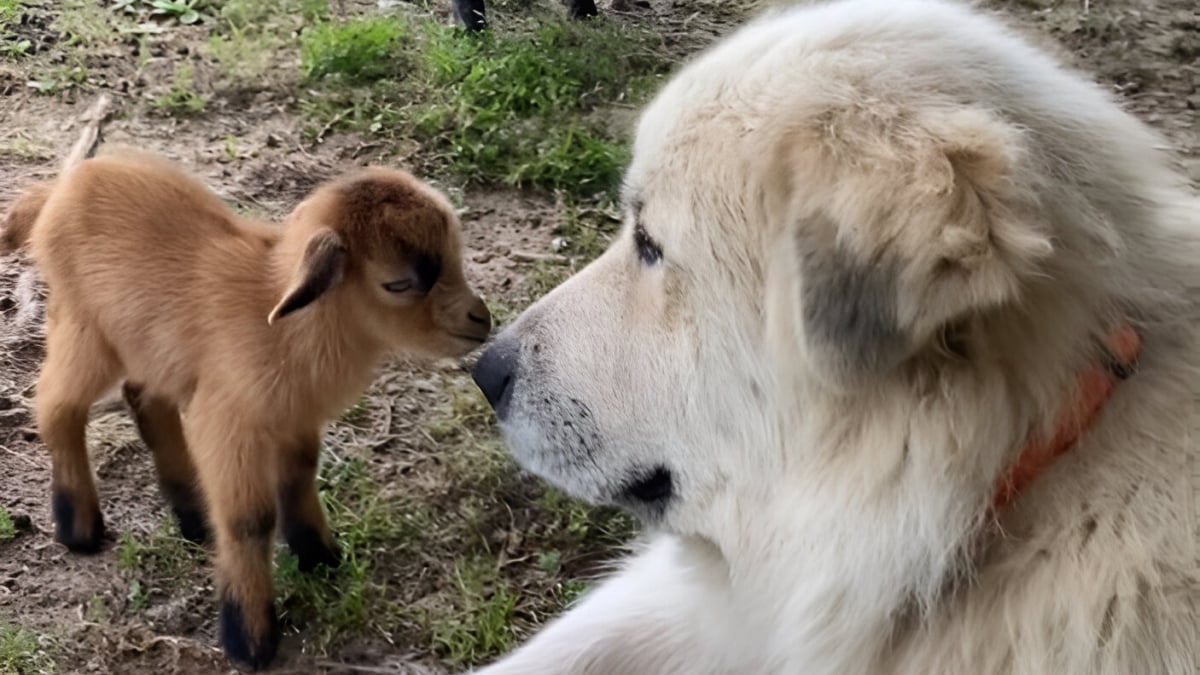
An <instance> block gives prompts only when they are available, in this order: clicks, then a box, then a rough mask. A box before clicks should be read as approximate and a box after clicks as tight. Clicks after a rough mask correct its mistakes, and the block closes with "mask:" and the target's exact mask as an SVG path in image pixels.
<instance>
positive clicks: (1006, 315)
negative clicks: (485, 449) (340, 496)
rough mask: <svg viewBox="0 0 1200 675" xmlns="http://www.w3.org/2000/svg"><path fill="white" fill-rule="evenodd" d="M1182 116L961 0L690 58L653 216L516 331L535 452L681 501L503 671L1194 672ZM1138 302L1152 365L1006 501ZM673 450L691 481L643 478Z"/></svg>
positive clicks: (882, 3) (641, 193)
mask: <svg viewBox="0 0 1200 675" xmlns="http://www.w3.org/2000/svg"><path fill="white" fill-rule="evenodd" d="M1162 145H1163V144H1162V143H1161V141H1160V140H1159V139H1158V138H1156V137H1155V135H1153V134H1152V133H1151V132H1150V131H1148V130H1147V129H1146V128H1145V127H1144V126H1143V125H1142V124H1140V123H1139V122H1138V121H1136V120H1135V119H1133V118H1132V117H1131V116H1130V115H1128V114H1126V113H1124V112H1122V110H1121V109H1120V108H1119V107H1118V105H1117V104H1115V103H1114V102H1113V101H1112V100H1110V98H1109V97H1108V96H1107V95H1105V94H1104V93H1103V92H1102V91H1101V90H1100V89H1099V88H1098V87H1096V86H1094V85H1092V84H1090V83H1088V82H1087V81H1086V80H1085V79H1084V78H1083V77H1081V76H1080V75H1077V74H1074V73H1072V72H1070V71H1068V70H1066V69H1065V68H1063V67H1062V66H1060V65H1059V64H1057V63H1055V62H1054V61H1053V59H1052V58H1051V57H1049V56H1048V55H1046V54H1043V53H1041V52H1040V51H1037V50H1035V49H1034V48H1032V47H1030V46H1028V45H1027V44H1026V43H1025V42H1024V41H1023V40H1022V39H1021V38H1019V37H1018V36H1016V34H1014V33H1013V32H1012V31H1011V30H1010V29H1008V28H1006V27H1004V26H1003V25H1002V24H1001V23H1000V22H999V21H998V20H997V19H995V18H993V17H989V16H986V15H985V14H983V13H982V12H980V11H978V10H975V9H972V8H967V7H962V6H958V5H955V4H950V3H947V2H938V1H933V0H927V1H926V0H874V1H873V0H844V1H840V2H832V3H828V4H817V5H812V6H805V7H799V8H792V9H789V10H786V11H782V12H776V13H771V14H769V15H766V16H764V17H762V18H760V19H759V20H756V21H754V22H752V23H751V24H750V25H748V26H746V27H744V28H743V29H741V30H740V31H739V32H737V33H735V34H733V35H732V36H730V37H728V38H726V39H724V40H723V41H722V42H721V43H719V44H718V45H716V46H715V47H714V48H712V49H711V50H709V51H708V52H707V53H705V54H703V55H701V56H699V57H698V58H697V59H695V60H694V61H693V62H692V63H690V64H689V65H687V66H686V67H685V68H684V69H683V70H682V71H681V72H679V73H678V74H677V75H676V76H675V77H674V79H673V80H672V81H671V82H670V83H669V84H668V85H667V86H666V87H665V88H664V89H663V90H662V92H661V93H660V94H659V96H658V97H657V98H656V100H655V101H654V102H653V103H652V104H651V105H650V106H649V107H648V109H647V110H646V111H645V113H644V115H643V117H642V120H641V124H640V127H639V129H638V134H637V141H636V146H635V152H634V160H633V163H632V165H631V167H630V170H629V173H628V177H627V197H628V199H629V202H630V216H629V223H628V224H627V227H626V230H625V232H623V234H622V236H621V238H620V239H619V240H618V241H617V242H616V243H615V244H614V245H613V246H612V247H611V248H610V250H609V251H607V252H606V253H605V254H604V255H603V256H602V257H601V258H599V259H598V260H597V261H596V262H594V263H593V264H592V265H591V266H589V267H588V268H587V269H585V270H584V271H582V272H581V273H579V274H578V275H576V276H575V277H574V278H572V279H570V280H568V281H567V282H566V283H564V284H563V285H562V286H561V287H559V288H558V289H556V290H555V291H554V292H552V293H551V294H549V295H548V296H547V297H546V298H544V299H543V300H542V301H540V302H539V303H538V304H537V305H535V306H534V307H532V308H531V309H530V310H528V312H526V313H525V314H524V315H523V316H522V317H521V318H520V319H519V320H518V321H517V322H516V323H515V324H514V325H513V326H512V327H511V328H510V329H509V330H508V331H506V334H505V335H502V336H500V337H499V338H498V342H503V341H509V343H510V344H511V343H514V342H515V343H519V347H518V349H519V354H520V356H519V366H518V370H517V379H516V384H515V385H514V389H513V393H512V399H511V403H510V404H509V409H508V412H507V414H506V416H505V417H504V419H503V423H502V428H503V430H504V433H505V435H506V438H507V440H508V443H509V445H510V447H511V449H512V451H513V453H514V454H515V456H516V457H517V458H518V460H519V461H521V462H522V464H524V465H525V466H526V467H528V468H529V469H531V470H533V471H535V472H536V473H538V474H540V475H542V476H543V477H545V478H546V479H547V480H549V481H550V482H552V483H554V484H556V485H558V486H560V487H562V488H564V489H566V490H568V491H570V492H572V493H573V494H576V495H579V496H581V497H584V498H587V499H590V500H592V501H595V502H616V503H622V504H628V505H629V506H630V508H632V509H634V510H635V511H637V512H638V513H640V514H641V515H643V516H644V517H645V519H646V522H647V528H648V530H649V531H650V534H649V535H648V536H647V537H646V538H645V541H644V542H642V544H641V546H640V547H639V548H640V551H639V552H637V553H636V554H635V555H633V556H632V557H630V558H629V559H628V561H627V562H626V563H625V564H624V565H623V566H622V569H621V570H620V571H619V572H617V573H616V574H614V575H613V576H612V577H611V578H610V579H608V580H607V581H605V582H604V583H602V584H601V585H599V586H598V587H597V588H595V589H594V590H593V591H592V592H591V593H590V594H589V595H587V596H586V597H585V598H584V599H583V600H582V601H581V602H580V603H579V604H578V605H577V606H576V607H574V608H573V609H571V610H570V611H569V612H568V613H567V614H566V615H565V616H563V617H561V618H559V619H557V620H555V621H553V622H552V623H551V624H550V625H548V626H547V627H546V628H545V629H544V630H542V631H541V632H540V633H539V634H537V635H536V636H534V637H533V638H532V639H531V640H530V641H529V642H528V643H526V644H525V645H524V646H522V647H521V648H519V649H518V650H516V651H515V652H514V653H513V654H510V655H508V656H507V657H505V658H503V659H501V660H500V661H499V662H497V663H496V664H494V665H492V666H490V667H487V668H485V669H483V670H482V671H481V672H483V673H486V674H487V675H501V674H508V673H512V674H514V675H516V674H520V675H540V674H549V673H556V674H557V673H573V674H583V673H588V674H599V673H614V674H617V673H621V674H624V673H681V674H684V673H686V674H688V675H700V674H703V673H739V674H741V673H747V674H748V673H806V674H824V673H849V674H858V673H912V674H914V675H928V674H930V673H955V674H960V673H972V674H978V673H1030V674H1033V673H1038V674H1040V673H1046V674H1050V673H1053V674H1056V675H1063V674H1074V673H1079V674H1084V673H1088V674H1098V675H1128V674H1131V673H1173V674H1176V673H1177V674H1180V675H1183V674H1185V673H1186V674H1191V673H1195V672H1197V669H1198V667H1200V656H1198V639H1197V630H1198V628H1197V626H1198V625H1200V617H1198V606H1200V597H1198V596H1200V559H1198V557H1197V535H1198V529H1197V518H1196V508H1197V502H1196V492H1197V471H1198V469H1197V454H1198V453H1197V443H1198V441H1197V437H1198V436H1200V421H1198V419H1200V415H1198V413H1197V410H1198V408H1200V339H1198V338H1200V335H1198V327H1200V217H1198V213H1200V209H1198V204H1197V200H1196V197H1195V195H1194V194H1193V193H1191V192H1190V190H1189V189H1188V188H1187V187H1186V185H1185V184H1184V183H1183V181H1182V180H1181V179H1180V178H1179V176H1178V175H1177V174H1176V173H1174V172H1173V170H1172V169H1171V166H1170V161H1169V158H1168V157H1167V156H1165V155H1164V154H1163V152H1161V151H1160V149H1159V148H1160V147H1161V146H1162ZM635 220H636V221H638V222H640V223H641V224H642V225H643V226H644V228H645V230H646V231H647V233H648V234H649V236H650V237H652V238H653V239H654V240H656V241H657V242H658V243H660V244H661V248H662V250H663V261H662V262H661V263H659V264H653V265H646V264H644V263H643V262H640V261H639V258H638V255H637V253H636V250H635V244H634V237H633V233H632V230H633V226H634V221H635ZM830 294H833V295H832V296H831V295H830ZM860 305H861V306H860ZM881 317H882V318H881ZM1122 320H1128V321H1132V322H1134V324H1135V325H1136V326H1137V327H1138V329H1139V330H1140V331H1141V334H1142V337H1143V340H1144V351H1143V353H1142V358H1141V363H1140V369H1139V372H1138V373H1137V374H1136V375H1135V376H1133V377H1132V378H1131V379H1129V380H1127V381H1126V382H1124V383H1122V384H1121V385H1120V386H1119V387H1118V388H1117V390H1116V393H1115V395H1114V397H1113V398H1112V400H1111V401H1110V402H1109V403H1108V405H1107V406H1106V407H1105V408H1104V411H1103V413H1102V415H1101V417H1100V419H1099V421H1098V422H1097V423H1096V425H1095V426H1094V427H1093V428H1091V429H1090V430H1089V431H1088V432H1087V433H1086V434H1084V436H1083V437H1082V438H1081V440H1080V441H1079V443H1078V444H1077V445H1076V447H1075V448H1074V449H1073V450H1072V451H1071V452H1070V453H1069V454H1068V455H1067V456H1065V457H1064V458H1063V459H1061V460H1060V461H1059V462H1058V463H1057V464H1055V465H1054V466H1053V467H1052V468H1051V469H1050V470H1049V471H1047V472H1046V473H1044V474H1043V475H1041V476H1040V477H1039V478H1038V479H1037V481H1036V482H1035V483H1034V484H1033V485H1032V486H1031V487H1030V488H1029V489H1028V490H1027V491H1025V492H1024V493H1023V494H1022V495H1021V496H1020V498H1019V500H1018V501H1017V502H1016V503H1015V504H1014V505H1013V507H1011V508H1010V509H1009V510H1007V511H1005V512H1004V513H1001V514H999V515H998V516H997V517H996V518H995V519H993V518H990V517H989V516H988V515H987V513H988V512H987V508H988V504H989V502H990V499H991V495H992V487H993V485H994V482H995V481H996V479H997V477H998V476H1000V475H1001V474H1002V472H1003V471H1004V470H1005V467H1007V466H1008V465H1009V464H1010V463H1011V462H1013V460H1014V459H1015V457H1016V455H1017V454H1018V453H1019V452H1020V450H1021V448H1022V447H1023V446H1024V445H1025V441H1026V437H1027V433H1028V432H1029V430H1030V429H1045V428H1046V427H1049V426H1051V425H1052V424H1053V421H1054V418H1055V415H1056V414H1057V411H1058V410H1059V409H1060V408H1061V407H1062V406H1064V405H1066V404H1067V401H1068V400H1069V399H1070V397H1071V395H1072V386H1073V382H1074V378H1075V375H1076V373H1077V372H1078V371H1079V370H1080V369H1081V368H1083V367H1084V366H1085V365H1086V364H1087V363H1089V362H1092V361H1094V360H1095V359H1097V358H1098V354H1097V350H1096V349H1095V348H1094V345H1095V342H1096V340H1097V339H1098V338H1099V337H1100V336H1102V335H1104V334H1105V333H1106V332H1107V331H1109V330H1111V329H1112V327H1113V326H1115V325H1116V324H1117V323H1118V322H1119V321H1122ZM653 466H664V467H666V468H668V469H669V470H670V471H671V472H672V476H673V479H674V484H673V487H674V493H673V496H672V498H671V500H670V501H669V503H668V504H667V505H666V506H665V507H663V508H652V507H645V506H643V505H638V504H636V503H633V502H631V500H630V499H629V498H628V496H627V495H625V494H624V493H623V492H622V489H621V486H622V485H624V484H626V483H627V482H628V481H629V480H631V479H632V477H636V476H637V475H639V472H644V471H645V470H646V469H647V468H648V467H653Z"/></svg>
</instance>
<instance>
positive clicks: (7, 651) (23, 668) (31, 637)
mask: <svg viewBox="0 0 1200 675" xmlns="http://www.w3.org/2000/svg"><path fill="white" fill-rule="evenodd" d="M52 648H53V643H52V642H51V641H50V640H49V638H48V637H47V636H44V635H39V634H37V633H35V632H33V631H31V630H29V629H27V628H23V627H21V626H17V625H14V624H10V623H0V675H32V674H33V673H50V672H54V657H53V656H52Z"/></svg>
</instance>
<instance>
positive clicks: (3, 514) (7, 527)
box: [0, 506, 17, 541]
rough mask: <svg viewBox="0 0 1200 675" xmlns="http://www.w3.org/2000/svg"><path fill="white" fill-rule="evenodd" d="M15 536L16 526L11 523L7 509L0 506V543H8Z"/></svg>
mask: <svg viewBox="0 0 1200 675" xmlns="http://www.w3.org/2000/svg"><path fill="white" fill-rule="evenodd" d="M15 536H17V526H16V524H14V523H13V519H12V516H11V515H10V514H9V513H8V509H5V508H4V507H3V506H0V541H8V540H9V539H12V538H13V537H15Z"/></svg>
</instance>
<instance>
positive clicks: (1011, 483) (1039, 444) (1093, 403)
mask: <svg viewBox="0 0 1200 675" xmlns="http://www.w3.org/2000/svg"><path fill="white" fill-rule="evenodd" d="M1104 342H1105V348H1106V349H1107V351H1108V361H1107V363H1105V364H1104V365H1100V364H1095V365H1092V366H1090V367H1088V368H1086V369H1085V370H1084V371H1083V372H1082V373H1080V374H1079V382H1078V385H1077V389H1078V392H1077V395H1076V397H1075V399H1074V400H1073V401H1072V402H1071V404H1070V405H1069V406H1068V407H1067V408H1065V409H1063V410H1062V412H1061V413H1060V414H1059V418H1058V424H1057V425H1056V426H1055V429H1054V435H1053V436H1050V437H1049V438H1045V437H1040V436H1036V435H1035V436H1034V437H1033V438H1031V439H1030V441H1029V443H1028V444H1027V445H1026V446H1025V449H1024V450H1022V451H1021V455H1020V456H1019V457H1017V461H1016V463H1014V464H1013V466H1012V468H1010V469H1009V470H1008V473H1006V474H1005V475H1003V476H1001V477H1000V480H999V481H997V483H996V492H995V496H994V497H993V498H992V512H993V513H999V512H1000V511H1003V510H1004V509H1005V508H1006V507H1007V506H1008V505H1010V504H1012V502H1013V501H1014V500H1015V499H1016V498H1017V496H1018V495H1020V494H1021V491H1022V490H1024V489H1025V488H1026V486H1028V485H1029V484H1030V483H1032V482H1033V480H1034V479H1035V478H1037V477H1038V476H1039V475H1040V474H1041V473H1042V472H1043V471H1045V470H1046V469H1048V468H1049V467H1050V466H1051V465H1052V464H1053V463H1054V460H1056V459H1058V458H1059V457H1060V456H1062V455H1063V454H1064V453H1066V452H1067V451H1068V450H1070V449H1071V448H1072V447H1073V446H1074V445H1075V442H1076V441H1078V440H1079V437H1080V436H1081V435H1082V434H1083V432H1085V431H1087V429H1088V428H1089V427H1091V425H1092V423H1093V422H1094V421H1095V420H1096V416H1097V415H1099V413H1100V409H1101V408H1102V407H1104V404H1105V403H1107V402H1108V399H1109V397H1111V396H1112V392H1113V389H1115V388H1116V386H1117V384H1118V383H1119V382H1120V381H1121V380H1124V379H1125V378H1127V377H1129V376H1130V375H1132V374H1133V372H1134V368H1135V367H1136V365H1137V358H1138V354H1140V353H1141V350H1142V339H1141V336H1139V335H1138V333H1137V331H1136V330H1134V329H1133V327H1132V326H1123V327H1122V328H1120V329H1118V330H1117V331H1116V332H1114V333H1113V334H1111V335H1109V336H1108V338H1107V339H1106V340H1105V341H1104Z"/></svg>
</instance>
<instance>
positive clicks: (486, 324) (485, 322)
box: [467, 298, 492, 339]
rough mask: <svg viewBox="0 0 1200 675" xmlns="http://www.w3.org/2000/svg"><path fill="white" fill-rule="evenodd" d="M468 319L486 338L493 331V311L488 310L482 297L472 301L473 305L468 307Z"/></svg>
mask: <svg viewBox="0 0 1200 675" xmlns="http://www.w3.org/2000/svg"><path fill="white" fill-rule="evenodd" d="M467 321H470V322H471V325H473V326H474V327H475V330H476V331H477V332H478V333H480V334H481V335H482V336H483V338H484V339H487V336H488V335H490V334H491V332H492V313H491V312H490V311H488V308H487V304H486V303H484V301H483V299H482V298H475V301H474V302H473V303H471V307H470V308H469V309H467Z"/></svg>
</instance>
